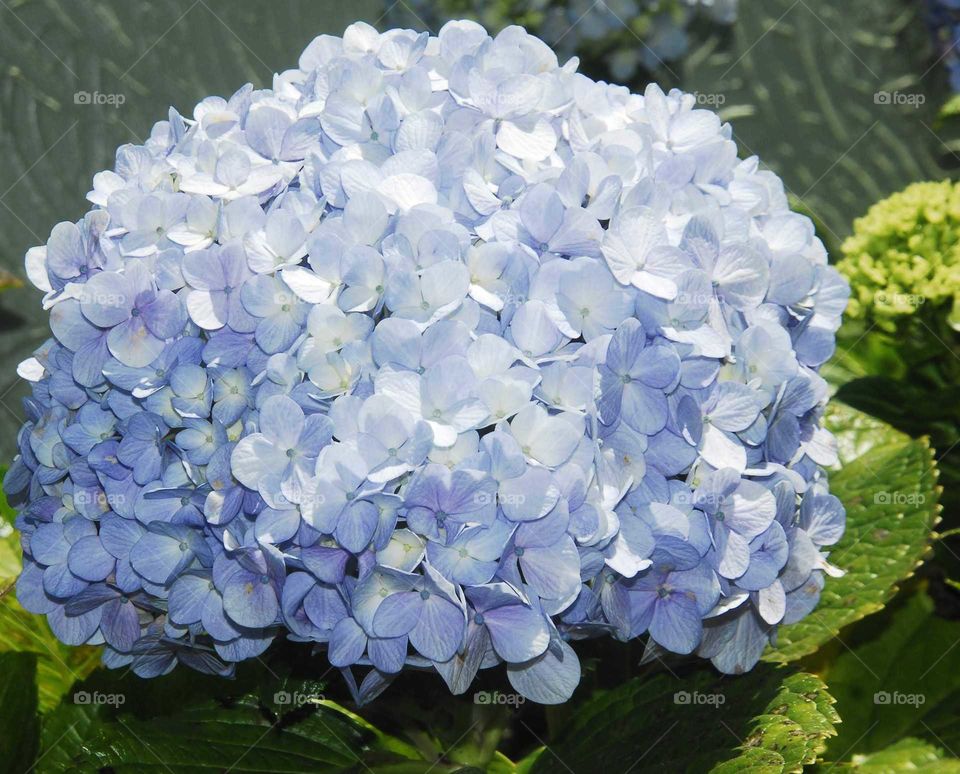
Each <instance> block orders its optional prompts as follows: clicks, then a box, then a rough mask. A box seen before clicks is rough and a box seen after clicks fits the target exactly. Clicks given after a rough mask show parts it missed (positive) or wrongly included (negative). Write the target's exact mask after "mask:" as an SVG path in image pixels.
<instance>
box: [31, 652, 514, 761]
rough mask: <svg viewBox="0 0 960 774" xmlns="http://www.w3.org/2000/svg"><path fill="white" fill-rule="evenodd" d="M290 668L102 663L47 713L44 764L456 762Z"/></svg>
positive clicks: (261, 664) (279, 666)
mask: <svg viewBox="0 0 960 774" xmlns="http://www.w3.org/2000/svg"><path fill="white" fill-rule="evenodd" d="M301 653H302V651H301ZM289 668H290V667H289V665H287V666H286V667H284V666H282V665H281V664H279V663H276V662H275V663H274V664H273V665H272V666H271V665H268V664H266V663H265V662H261V663H259V664H245V665H243V666H242V667H241V669H240V670H238V673H237V677H236V679H235V680H224V679H222V678H219V677H211V676H206V675H198V674H196V673H191V674H185V670H182V669H179V670H175V671H174V672H173V673H172V674H170V675H166V676H164V677H160V678H156V679H153V680H146V681H145V680H141V679H140V678H137V677H136V676H134V675H132V674H124V673H123V672H122V671H116V672H109V671H105V670H100V671H97V672H95V673H94V674H93V675H91V676H90V677H89V678H88V679H87V680H85V681H83V682H81V683H78V684H77V685H75V686H74V688H73V694H74V698H73V699H72V700H67V701H64V703H63V704H61V705H60V706H59V707H57V708H56V709H55V710H54V711H53V712H51V713H49V714H48V715H47V716H45V717H44V727H43V732H42V736H41V741H42V744H41V757H40V758H39V760H38V772H39V774H46V772H51V774H52V772H58V771H63V770H73V769H79V770H81V771H87V770H98V769H109V770H111V771H116V772H158V774H159V773H160V772H167V771H175V772H177V773H178V774H179V773H180V772H186V773H190V772H198V773H202V774H212V773H213V772H222V771H234V772H347V771H350V772H353V771H367V770H369V769H373V770H375V771H380V770H383V771H392V772H396V774H404V772H408V773H409V774H418V773H419V774H424V773H425V772H426V771H427V770H433V771H439V772H447V771H452V770H454V768H455V767H454V766H453V765H452V764H448V763H447V762H444V761H440V762H437V761H435V760H432V759H431V760H427V759H426V757H424V756H423V755H421V754H420V751H419V750H418V749H417V748H415V747H413V746H411V745H409V744H407V743H405V742H403V741H402V740H400V739H398V738H396V737H393V736H391V735H389V734H387V733H384V732H383V731H381V730H379V729H377V728H376V727H374V726H373V725H372V724H371V723H370V722H369V721H367V720H365V719H363V718H361V717H359V716H357V715H355V714H354V713H352V712H350V711H348V710H346V709H345V708H343V707H342V706H341V705H339V704H336V703H335V702H333V701H332V700H331V699H330V698H328V697H327V696H326V695H325V694H324V693H323V691H324V690H325V683H324V682H323V680H322V679H320V680H317V679H304V678H293V677H290V676H285V677H280V676H279V675H278V674H277V671H276V670H283V669H287V670H289ZM503 761H504V762H506V763H508V764H509V761H507V760H506V759H503ZM509 765H510V766H511V767H512V764H509ZM431 767H433V768H432V769H431ZM457 767H459V765H458V766H457ZM508 770H509V769H508Z"/></svg>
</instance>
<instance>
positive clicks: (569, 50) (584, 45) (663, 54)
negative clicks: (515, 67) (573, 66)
mask: <svg viewBox="0 0 960 774" xmlns="http://www.w3.org/2000/svg"><path fill="white" fill-rule="evenodd" d="M737 4H738V0H609V2H591V0H572V1H571V2H557V0H497V1H496V2H490V1H489V0H486V1H485V0H467V2H463V0H440V1H439V2H430V1H429V0H408V2H406V3H398V4H396V5H394V6H393V7H392V8H391V9H390V12H389V14H388V17H389V18H391V19H392V20H393V21H395V22H397V23H399V24H409V23H410V22H411V21H416V22H419V23H427V24H429V25H431V26H435V27H440V25H442V24H443V23H444V22H445V21H447V20H448V19H450V18H458V17H461V16H466V17H468V18H470V19H473V20H475V21H478V22H480V23H481V24H483V25H484V26H485V27H486V28H487V29H490V30H494V31H499V30H501V29H503V28H504V27H506V26H508V25H510V24H516V23H520V24H522V25H523V26H524V27H526V29H528V30H530V31H531V32H533V33H534V34H536V35H539V36H540V37H541V38H543V39H544V40H546V41H547V42H550V41H556V42H555V43H554V50H555V51H556V53H557V55H558V56H559V57H561V58H568V57H572V56H577V55H580V56H585V57H586V56H589V57H590V60H591V63H597V64H599V65H601V67H602V68H603V70H604V74H605V75H609V77H611V78H613V79H614V80H616V81H626V80H629V79H631V78H634V77H635V76H637V75H638V73H640V72H645V73H647V74H650V73H656V72H659V71H661V70H662V69H663V68H664V65H665V64H666V63H670V62H675V61H677V60H679V59H681V58H682V57H683V56H684V54H686V52H687V50H688V48H689V47H690V37H691V33H690V32H689V28H690V26H691V25H692V24H693V23H694V22H695V21H700V20H703V21H706V22H707V23H708V24H722V25H730V24H733V22H734V21H736V18H737ZM638 41H639V42H638Z"/></svg>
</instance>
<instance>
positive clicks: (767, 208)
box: [5, 21, 848, 702]
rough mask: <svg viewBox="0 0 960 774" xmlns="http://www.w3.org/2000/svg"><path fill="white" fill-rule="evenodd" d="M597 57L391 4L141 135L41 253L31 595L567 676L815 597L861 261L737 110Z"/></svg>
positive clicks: (555, 683)
mask: <svg viewBox="0 0 960 774" xmlns="http://www.w3.org/2000/svg"><path fill="white" fill-rule="evenodd" d="M576 65H577V63H576V61H575V60H574V61H570V62H567V63H566V64H565V65H563V66H562V67H561V66H559V64H558V60H557V57H556V55H555V54H554V52H553V51H551V49H550V48H549V47H548V46H547V45H545V44H544V43H543V42H542V41H540V40H538V39H537V38H535V37H532V36H530V35H528V34H527V33H526V32H525V31H524V30H523V29H522V28H519V27H510V28H507V29H505V30H503V31H502V32H500V33H499V34H498V35H497V36H496V37H495V38H491V37H489V36H488V35H487V33H486V32H485V31H484V29H483V28H481V27H480V26H478V25H477V24H475V23H473V22H467V21H462V22H451V23H448V24H447V25H445V26H444V27H443V29H442V30H441V31H440V33H439V35H438V36H437V37H431V36H429V35H428V34H426V33H424V34H418V33H416V32H412V31H409V30H393V31H390V32H387V33H384V34H379V33H378V32H377V31H376V30H374V29H373V28H372V27H370V26H368V25H366V24H355V25H352V26H351V27H349V28H348V29H347V30H346V32H345V33H344V35H343V38H342V39H341V38H337V37H331V36H321V37H318V38H316V39H315V40H314V41H313V42H312V43H311V44H310V45H309V46H308V47H307V49H306V50H305V51H304V53H303V54H302V56H301V57H300V60H299V67H298V68H297V69H293V70H289V71H286V72H284V73H282V74H279V75H277V76H275V78H274V83H273V88H272V89H268V90H254V89H253V88H252V87H250V86H246V87H244V88H242V89H240V90H239V91H238V92H237V93H236V94H234V95H233V96H232V97H230V98H229V99H221V98H218V97H211V98H208V99H205V100H203V101H202V102H201V103H200V104H199V105H197V106H196V108H195V109H194V111H193V114H192V117H190V118H187V117H184V116H181V115H180V114H179V113H177V112H176V111H173V110H171V112H170V115H169V119H168V120H166V121H162V122H160V123H158V124H157V125H156V126H155V127H154V129H153V131H152V133H151V136H150V139H149V140H148V141H147V142H146V143H145V144H144V145H142V146H132V145H128V146H124V147H122V148H120V149H119V151H118V153H117V159H116V166H115V169H114V170H113V171H107V172H101V173H99V174H97V175H96V176H95V178H94V185H93V190H92V191H91V192H90V193H89V195H88V198H89V200H90V201H91V202H92V204H93V208H92V209H91V211H90V212H89V213H88V214H87V215H86V216H85V217H84V218H83V219H82V220H80V221H79V222H77V223H60V224H58V225H57V226H56V227H55V228H54V229H53V231H52V233H51V234H50V238H49V241H48V242H47V244H46V246H43V247H38V248H34V249H32V250H31V251H30V252H29V253H28V255H27V269H28V274H29V276H30V278H31V279H32V281H33V282H34V283H35V284H36V285H37V286H38V287H39V288H40V289H41V290H43V291H44V293H45V297H44V303H45V306H46V307H47V308H48V309H49V310H50V316H51V328H52V333H53V336H52V338H51V339H50V340H49V341H48V342H47V343H46V344H45V345H43V346H42V347H41V348H40V349H39V351H37V352H36V354H35V357H34V358H32V359H30V360H28V361H26V362H25V363H24V364H22V365H21V368H20V373H21V375H23V376H24V377H26V378H28V379H30V380H32V381H33V395H32V397H31V398H30V399H28V400H27V401H26V411H27V416H28V419H27V422H26V424H25V425H24V427H23V429H22V431H21V433H20V436H19V444H20V454H19V456H18V457H17V459H16V461H15V464H14V465H13V467H12V468H11V470H10V472H9V474H8V475H7V477H6V480H5V489H6V491H7V492H8V493H9V494H10V497H11V500H12V501H13V502H14V503H15V504H16V505H17V506H18V508H19V509H20V515H19V517H18V521H17V526H18V528H19V529H20V531H21V533H22V544H23V550H24V560H25V565H24V569H23V573H22V575H21V577H20V579H19V582H18V584H17V593H18V598H19V600H20V601H21V603H22V604H23V606H24V607H26V608H27V609H28V610H30V611H33V612H35V613H40V614H45V615H46V616H47V618H48V620H49V622H50V625H51V627H52V628H53V631H54V632H55V633H56V635H57V636H58V637H59V638H60V639H61V640H63V641H64V642H66V643H70V644H80V643H93V644H99V643H102V644H103V645H104V661H105V663H106V664H107V665H108V666H111V667H119V666H123V665H129V666H130V667H131V668H132V669H133V671H134V672H136V673H137V674H139V675H142V676H147V677H149V676H154V675H159V674H163V673H166V672H168V671H169V670H171V669H173V668H174V667H175V665H176V664H177V663H182V664H186V665H188V666H190V667H194V668H196V669H199V670H203V671H207V672H213V673H218V674H229V673H231V672H232V670H233V669H234V667H235V664H236V663H237V662H239V661H242V660H244V659H249V658H253V657H256V656H258V655H260V654H261V653H263V652H264V651H265V649H266V648H267V647H268V646H269V645H270V643H271V641H272V640H273V639H274V638H276V637H282V636H286V637H288V638H291V639H293V640H298V641H303V642H307V643H316V644H317V647H318V648H321V649H323V650H324V651H325V653H326V658H328V659H329V662H330V663H331V664H332V665H333V666H334V667H338V668H340V669H342V670H343V672H344V674H345V676H346V677H347V679H348V682H349V684H350V685H351V687H352V689H353V690H354V692H355V695H356V696H357V698H358V700H367V699H370V698H372V697H373V696H375V695H376V694H377V693H378V692H379V691H380V690H382V688H383V687H385V686H386V685H387V684H388V683H389V681H390V679H391V678H392V677H393V676H395V675H396V674H397V673H399V672H400V671H401V670H402V669H404V668H405V667H406V668H420V669H425V670H435V671H436V672H438V673H439V674H440V675H441V676H442V677H443V679H444V680H445V681H446V682H447V683H448V685H449V686H450V688H451V690H453V691H454V692H462V691H465V690H466V689H467V687H468V686H469V685H470V683H471V681H472V680H473V678H474V676H475V674H476V673H477V671H478V670H479V669H486V668H489V667H493V666H496V665H497V664H500V663H505V664H506V668H507V671H508V676H509V679H510V681H511V682H512V684H513V685H514V686H515V688H516V689H517V690H518V691H519V692H521V693H522V694H523V695H525V696H526V697H528V698H530V699H532V700H535V701H540V702H559V701H563V700H565V699H566V698H567V697H568V696H569V695H570V694H571V692H572V691H573V689H574V688H575V686H576V685H577V682H578V680H579V674H580V667H579V662H578V660H577V656H576V654H575V652H574V650H573V648H572V647H571V645H570V642H571V641H573V640H578V639H582V638H587V637H596V636H606V635H611V636H613V637H616V638H618V639H621V640H628V639H631V638H635V637H639V636H641V635H648V647H649V648H650V651H651V652H652V653H658V652H659V651H661V650H662V651H669V652H673V653H678V654H689V653H694V652H696V653H699V654H700V655H702V656H704V657H706V658H709V659H711V660H712V661H713V663H714V664H715V665H716V666H717V667H718V668H719V669H721V670H723V671H724V672H739V671H742V670H746V669H749V668H750V667H751V666H752V665H753V664H754V663H755V662H756V661H757V659H758V658H759V656H760V653H761V651H762V650H763V649H764V647H765V646H766V645H767V644H768V642H770V641H771V639H772V638H773V636H774V634H775V632H776V628H777V626H778V625H780V624H784V623H791V622H793V621H797V620H798V619H800V618H803V617H804V616H805V615H806V614H807V613H809V612H810V611H811V609H812V608H813V607H814V606H815V604H816V602H817V600H818V597H819V594H820V590H821V587H822V586H823V583H824V575H825V574H829V573H831V572H834V569H833V568H832V567H831V565H830V564H829V563H828V561H827V552H826V551H825V550H824V549H825V548H826V547H828V546H830V545H831V544H833V543H835V542H836V541H837V539H838V538H839V537H840V535H841V533H842V531H843V527H844V511H843V508H842V507H841V505H840V503H839V502H838V500H837V499H836V498H835V497H833V496H832V495H830V494H829V491H828V487H827V481H826V478H825V475H824V472H823V466H829V465H831V464H833V463H834V462H835V460H836V455H835V448H834V442H833V439H832V437H831V435H830V433H829V432H828V431H827V430H825V429H823V428H822V427H821V416H822V412H823V407H824V404H825V401H826V397H827V386H826V384H825V382H824V380H823V379H822V378H821V377H820V376H819V375H818V373H817V370H818V367H819V366H820V365H821V364H822V363H824V361H826V360H827V359H828V358H829V357H830V355H831V353H832V351H833V346H834V334H835V331H836V329H837V327H838V325H839V322H840V317H841V313H842V311H843V309H844V306H845V304H846V301H847V295H848V288H847V285H846V283H845V282H844V281H843V280H842V279H841V277H840V275H839V274H838V273H837V272H836V271H835V270H834V269H832V268H831V267H829V266H828V265H827V258H826V254H825V251H824V248H823V246H822V244H821V242H820V241H819V240H818V239H817V238H816V237H815V235H814V231H813V227H812V225H811V222H810V221H809V220H808V219H807V218H806V217H803V216H801V215H797V214H794V213H792V212H790V211H789V209H788V206H787V200H786V196H785V194H784V191H783V187H782V185H781V183H780V181H779V180H778V178H777V177H776V176H775V175H773V174H772V173H770V172H767V171H762V170H760V169H759V167H758V161H757V159H756V158H751V159H748V160H745V161H741V160H739V159H738V158H737V149H736V145H735V144H734V142H733V141H732V139H731V130H730V127H729V126H728V125H722V124H721V122H720V120H719V119H718V118H717V116H716V115H715V114H713V113H712V112H709V111H705V110H699V109H696V107H695V100H694V98H693V97H692V96H691V95H687V94H683V93H681V92H679V91H672V92H670V93H669V94H664V93H663V92H662V91H661V90H660V89H659V88H657V87H656V86H650V87H649V88H648V89H647V90H646V92H645V94H644V95H643V96H640V95H636V94H631V93H630V92H629V91H628V90H626V89H624V88H621V87H615V86H610V85H607V84H603V83H595V82H593V81H591V80H589V79H588V78H586V77H584V76H582V75H580V74H578V73H577V72H576ZM354 668H359V671H360V672H361V673H363V679H362V681H360V682H359V684H358V682H357V680H356V679H355V677H354Z"/></svg>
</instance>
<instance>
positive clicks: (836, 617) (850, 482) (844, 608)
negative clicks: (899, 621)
mask: <svg viewBox="0 0 960 774" xmlns="http://www.w3.org/2000/svg"><path fill="white" fill-rule="evenodd" d="M828 425H829V426H830V427H831V429H832V430H833V431H834V432H835V433H836V434H837V437H838V441H839V447H840V452H841V457H842V460H843V464H842V467H841V468H840V470H839V471H838V472H836V473H834V474H833V475H831V477H830V489H831V491H832V492H833V494H835V495H836V496H837V497H839V498H840V500H841V502H843V504H844V506H846V509H847V529H846V532H845V533H844V536H843V538H842V539H841V540H840V541H839V542H838V543H837V544H836V545H835V546H833V547H832V550H831V552H830V562H831V563H832V564H834V565H836V566H838V567H840V568H842V569H843V570H844V571H845V572H846V574H845V575H844V576H843V577H842V578H828V579H827V583H826V586H825V588H824V590H823V594H822V596H821V598H820V604H819V605H818V606H817V608H816V609H815V610H814V611H813V612H812V613H811V614H810V615H809V616H807V618H805V619H804V620H802V621H800V622H798V623H795V624H791V625H789V626H784V627H781V629H780V630H779V633H778V638H777V647H776V648H774V649H770V650H768V651H767V653H766V654H765V658H767V659H768V660H770V661H777V662H787V661H792V660H794V659H797V658H800V657H802V656H806V655H808V654H810V653H813V652H814V651H815V650H817V648H819V647H820V646H821V645H823V644H824V643H825V642H827V641H829V640H831V639H832V638H833V637H834V636H836V635H837V633H838V632H839V631H840V629H842V628H843V627H844V626H847V625H849V624H851V623H853V622H855V621H858V620H860V619H861V618H864V617H865V616H867V615H870V614H871V613H874V612H876V611H877V610H880V609H881V608H882V607H883V605H884V604H885V603H886V602H887V601H888V600H889V599H891V598H892V597H893V595H894V593H895V592H896V589H897V585H898V584H899V583H900V582H901V581H903V580H904V579H906V578H908V577H910V576H911V575H912V574H913V572H914V570H915V569H916V567H917V566H918V564H919V563H920V562H921V561H922V560H923V558H924V556H925V555H926V554H927V552H928V551H929V540H930V535H931V532H932V530H933V528H934V527H935V526H936V524H937V521H938V520H939V513H940V506H939V496H940V488H939V486H938V485H937V475H938V472H937V469H936V465H935V464H934V461H933V454H932V451H931V449H930V445H929V444H928V443H927V441H926V440H925V439H918V440H914V439H911V438H909V437H908V436H906V435H904V434H903V433H900V432H899V431H897V430H894V429H893V428H891V427H889V426H886V425H883V424H882V423H879V422H877V421H876V420H873V419H870V418H869V417H866V416H865V415H863V414H860V413H859V412H856V411H854V410H853V409H849V408H846V407H844V406H842V405H837V406H834V407H833V408H832V410H831V413H830V414H829V416H828Z"/></svg>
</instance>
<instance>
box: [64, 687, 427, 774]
mask: <svg viewBox="0 0 960 774" xmlns="http://www.w3.org/2000/svg"><path fill="white" fill-rule="evenodd" d="M99 732H100V733H99V735H98V736H96V737H94V738H93V739H87V740H85V741H84V746H85V747H86V748H87V754H86V755H85V756H83V757H82V758H81V762H82V763H84V764H87V765H95V766H97V767H106V766H109V767H110V768H111V769H113V770H114V771H117V772H124V771H128V772H140V771H157V772H163V771H168V770H173V771H177V772H184V774H187V773H188V772H219V771H224V770H229V771H236V772H260V771H263V772H266V771H284V772H298V771H299V772H318V771H329V772H335V771H336V772H339V771H348V770H351V769H352V768H353V767H357V768H361V767H362V764H361V761H363V762H364V763H365V764H366V765H367V766H371V765H374V764H377V763H378V760H377V759H378V755H377V752H378V751H376V750H375V749H374V748H372V747H371V743H372V742H373V741H374V737H373V736H372V735H371V734H369V733H368V732H366V730H365V729H363V728H362V727H361V726H359V725H358V724H354V723H350V722H347V721H346V720H345V719H344V718H343V716H341V715H339V714H337V713H335V712H333V711H331V710H328V709H326V708H318V709H316V710H314V712H313V713H312V714H310V715H309V716H308V717H307V718H305V719H303V720H301V721H299V722H296V723H292V724H289V725H282V724H281V723H280V722H279V721H278V720H274V719H272V718H270V717H264V715H263V714H262V712H261V710H260V709H259V708H258V707H257V706H256V705H255V704H251V703H241V704H237V705H234V706H232V707H230V708H229V709H222V708H210V709H207V710H193V711H190V712H185V713H182V714H181V715H179V716H177V717H174V718H162V719H161V718H154V719H150V720H133V719H121V720H117V721H115V722H111V723H110V724H108V725H103V726H101V727H100V729H99ZM379 757H381V758H382V759H383V760H382V762H384V763H386V762H388V761H389V762H395V761H392V760H391V756H390V755H388V754H384V753H381V754H380V756H379ZM421 763H422V766H421V767H420V770H421V771H426V769H427V767H428V766H429V764H427V763H424V762H421ZM441 770H442V769H441Z"/></svg>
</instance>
